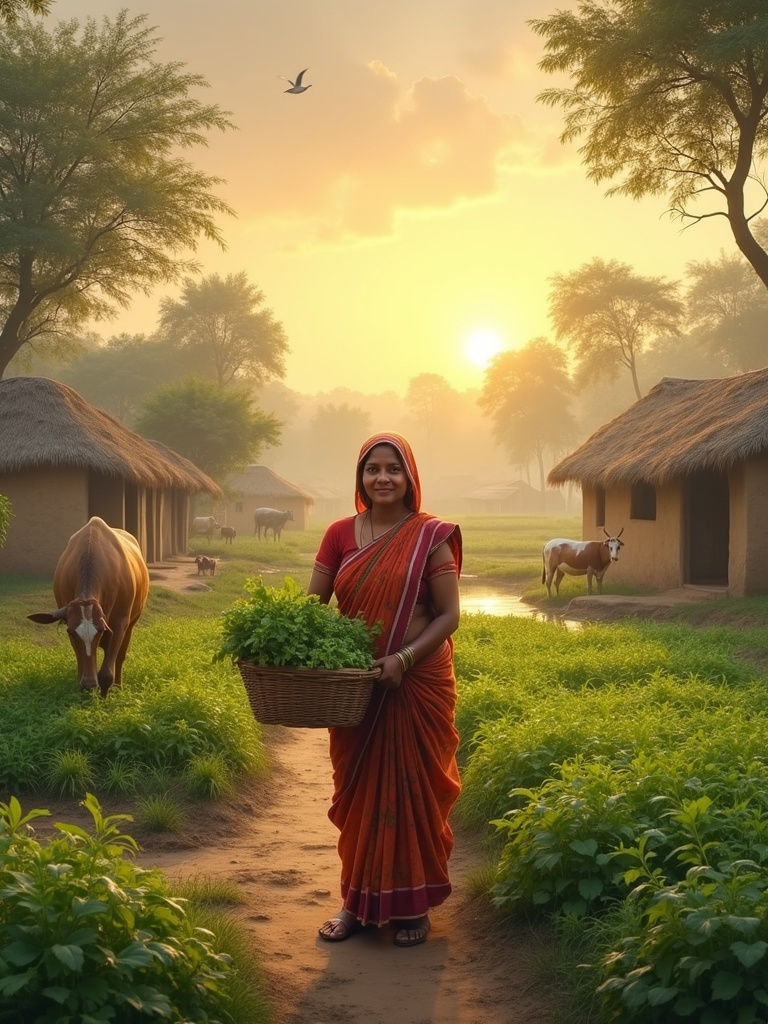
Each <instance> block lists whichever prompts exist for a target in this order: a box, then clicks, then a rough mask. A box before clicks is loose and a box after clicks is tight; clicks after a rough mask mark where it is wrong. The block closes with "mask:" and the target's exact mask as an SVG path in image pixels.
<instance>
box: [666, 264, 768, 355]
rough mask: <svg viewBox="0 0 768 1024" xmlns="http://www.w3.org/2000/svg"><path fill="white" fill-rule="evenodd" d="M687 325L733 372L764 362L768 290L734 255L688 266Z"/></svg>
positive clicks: (767, 341) (767, 345) (767, 351)
mask: <svg viewBox="0 0 768 1024" xmlns="http://www.w3.org/2000/svg"><path fill="white" fill-rule="evenodd" d="M686 269H687V271H688V278H689V282H690V283H689V285H688V288H687V292H686V301H687V304H688V323H689V325H690V328H691V330H692V332H693V334H694V336H698V339H699V342H700V344H701V346H702V347H703V348H704V349H705V351H707V352H709V353H710V354H711V355H713V356H716V357H719V358H720V359H722V361H723V363H724V364H725V366H726V368H727V370H729V371H731V372H733V373H735V372H738V371H743V370H756V369H758V368H759V367H761V366H766V365H768V292H766V290H765V288H763V286H762V285H761V283H760V281H759V280H758V279H757V278H756V277H755V275H754V274H753V273H752V269H751V268H750V266H749V264H748V263H747V262H746V260H744V259H743V258H742V257H741V256H740V255H739V254H738V253H734V254H733V255H726V254H725V253H724V252H722V251H721V253H720V257H719V259H717V260H701V261H694V262H692V263H689V264H688V267H687V268H686Z"/></svg>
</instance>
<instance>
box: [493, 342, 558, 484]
mask: <svg viewBox="0 0 768 1024" xmlns="http://www.w3.org/2000/svg"><path fill="white" fill-rule="evenodd" d="M571 391H572V388H571V381H570V377H569V376H568V367H567V359H566V355H565V352H563V350H562V349H561V348H559V347H558V346H557V345H553V344H552V343H551V342H549V341H547V339H546V338H534V339H533V341H529V342H528V344H527V345H526V346H525V347H524V348H521V349H518V350H510V351H507V352H501V353H500V354H499V355H497V356H495V357H494V359H493V360H492V362H491V363H490V365H489V367H488V369H487V370H486V371H485V383H484V384H483V389H482V392H481V394H480V397H479V399H478V405H479V406H480V408H481V409H482V410H483V412H484V413H485V414H486V415H487V416H489V417H490V418H491V420H492V422H493V436H494V438H495V439H496V442H497V444H498V445H499V446H500V447H501V448H503V449H504V451H505V452H506V453H507V456H508V458H509V460H510V461H511V462H512V463H513V464H514V465H523V466H524V465H526V464H527V463H528V462H529V460H530V459H531V458H535V460H536V462H537V464H538V467H539V479H540V485H541V491H542V493H543V492H544V490H545V487H546V475H545V471H544V456H545V454H546V453H547V451H550V452H558V451H561V450H562V449H563V448H564V447H565V445H566V444H568V442H570V441H571V440H572V439H573V437H574V436H575V432H576V422H575V420H574V418H573V415H572V414H571V412H570V409H569V404H570V395H571Z"/></svg>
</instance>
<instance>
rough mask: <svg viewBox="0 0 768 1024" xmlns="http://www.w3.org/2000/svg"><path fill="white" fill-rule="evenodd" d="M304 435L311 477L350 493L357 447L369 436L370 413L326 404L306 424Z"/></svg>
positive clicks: (355, 408)
mask: <svg viewBox="0 0 768 1024" xmlns="http://www.w3.org/2000/svg"><path fill="white" fill-rule="evenodd" d="M308 433H309V441H308V443H307V445H306V449H308V450H309V451H310V452H311V453H312V456H313V458H312V463H313V465H314V467H315V470H314V473H313V474H312V476H313V478H314V479H315V480H319V479H322V480H324V481H326V482H329V483H331V484H333V485H336V486H338V487H340V488H344V489H345V490H348V491H349V493H350V494H352V492H353V483H354V467H355V463H356V461H357V455H358V452H359V450H360V445H361V444H362V443H363V441H364V440H365V439H366V437H368V436H369V435H370V434H372V433H373V429H372V427H371V414H370V413H369V412H368V411H367V410H366V409H363V408H361V407H359V406H354V405H349V404H348V403H347V402H343V403H341V404H340V405H338V404H334V403H332V402H329V403H326V404H323V405H320V406H318V408H317V409H316V411H315V413H314V415H313V416H312V418H311V419H310V421H309V432H308ZM306 449H305V450H306ZM350 467H352V469H350Z"/></svg>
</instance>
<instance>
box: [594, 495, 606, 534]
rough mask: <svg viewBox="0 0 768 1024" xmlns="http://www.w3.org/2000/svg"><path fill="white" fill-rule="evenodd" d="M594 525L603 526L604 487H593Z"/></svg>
mask: <svg viewBox="0 0 768 1024" xmlns="http://www.w3.org/2000/svg"><path fill="white" fill-rule="evenodd" d="M595 526H605V489H604V488H603V487H596V488H595Z"/></svg>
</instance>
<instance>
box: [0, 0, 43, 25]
mask: <svg viewBox="0 0 768 1024" xmlns="http://www.w3.org/2000/svg"><path fill="white" fill-rule="evenodd" d="M52 2H53V0H0V21H3V22H5V24H6V25H15V24H16V23H17V21H18V20H19V18H20V17H21V16H22V14H24V12H25V11H29V13H30V14H48V12H49V11H50V9H51V3H52Z"/></svg>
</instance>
